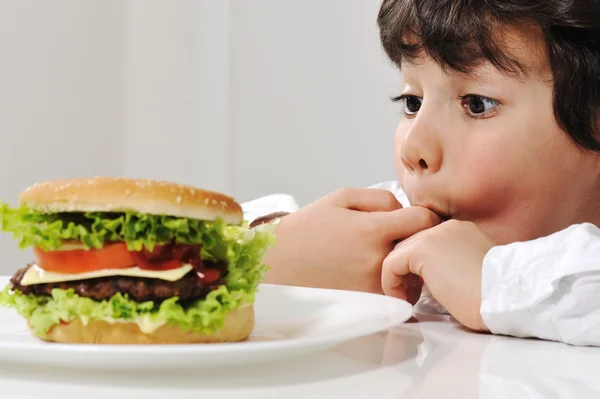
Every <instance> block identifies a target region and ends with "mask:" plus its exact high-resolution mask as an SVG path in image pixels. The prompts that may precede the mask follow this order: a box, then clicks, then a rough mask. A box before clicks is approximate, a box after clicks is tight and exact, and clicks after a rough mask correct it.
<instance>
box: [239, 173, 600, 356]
mask: <svg viewBox="0 0 600 399" xmlns="http://www.w3.org/2000/svg"><path fill="white" fill-rule="evenodd" d="M371 187H373V188H382V189H386V190H389V191H391V192H392V193H393V194H394V195H395V196H396V198H397V199H398V201H399V202H400V203H401V204H402V206H404V207H408V206H410V204H409V202H408V199H407V197H406V195H405V194H404V192H403V191H402V188H401V187H400V185H399V184H398V182H395V181H394V182H384V183H380V184H377V185H375V186H371ZM242 208H243V210H244V215H245V218H246V219H247V220H249V221H252V220H254V219H256V218H257V217H259V216H263V215H266V214H269V213H272V212H279V211H283V212H295V211H297V210H298V209H299V207H298V204H297V203H296V201H295V200H294V198H293V197H292V196H289V195H284V194H274V195H270V196H267V197H263V198H259V199H256V200H253V201H250V202H246V203H244V204H242ZM482 268H483V269H482V292H481V295H482V302H481V308H480V312H481V316H482V318H483V321H484V322H485V324H486V326H487V327H488V328H489V329H490V331H491V332H492V333H494V334H502V335H511V336H515V337H523V338H525V337H531V338H540V339H545V340H552V341H560V342H565V343H568V344H571V345H593V346H600V229H598V227H596V226H595V225H593V224H589V223H585V224H578V225H573V226H570V227H569V228H567V229H564V230H562V231H559V232H557V233H554V234H552V235H550V236H547V237H542V238H539V239H536V240H532V241H526V242H516V243H512V244H508V245H502V246H496V247H494V248H492V249H491V250H490V251H489V252H488V253H487V255H486V257H485V258H484V261H483V265H482ZM415 310H416V311H417V312H419V313H431V312H434V313H447V312H446V310H445V309H444V308H443V307H442V306H441V305H440V304H439V303H438V302H437V301H436V300H435V299H434V298H433V297H432V296H431V294H430V293H429V291H428V290H427V287H424V290H423V294H422V295H421V299H420V300H419V302H418V303H417V304H416V305H415Z"/></svg>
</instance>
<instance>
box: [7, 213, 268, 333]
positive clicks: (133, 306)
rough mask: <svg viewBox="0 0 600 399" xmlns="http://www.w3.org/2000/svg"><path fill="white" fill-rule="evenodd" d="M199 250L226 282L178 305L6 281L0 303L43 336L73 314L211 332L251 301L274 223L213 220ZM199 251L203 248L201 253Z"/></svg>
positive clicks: (262, 268)
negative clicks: (27, 289) (41, 290)
mask: <svg viewBox="0 0 600 399" xmlns="http://www.w3.org/2000/svg"><path fill="white" fill-rule="evenodd" d="M201 234H202V240H203V243H204V247H203V249H202V250H203V255H204V256H205V257H217V258H220V259H224V260H226V261H227V263H228V274H227V277H226V279H225V281H226V284H225V285H222V286H220V287H219V288H218V289H216V290H214V291H212V292H210V293H209V294H208V296H207V297H206V298H205V299H202V300H197V301H195V302H193V303H191V304H186V306H183V305H182V304H181V303H180V302H179V301H178V298H176V297H174V298H171V299H169V300H167V301H164V302H162V303H160V304H156V303H153V302H144V303H139V302H136V301H134V300H132V299H130V298H128V297H127V296H123V295H121V294H117V295H115V296H113V297H112V298H110V299H109V300H106V301H102V302H100V301H94V300H92V299H89V298H83V297H80V296H78V295H76V294H75V293H74V292H73V290H60V289H54V290H53V291H52V297H43V296H35V295H32V294H30V295H23V294H22V293H21V292H19V291H16V290H14V291H11V285H10V284H9V285H8V286H7V287H6V288H5V289H4V291H1V292H0V307H2V306H7V307H11V308H13V309H15V310H16V311H17V312H18V313H19V314H20V315H21V316H23V317H24V318H26V319H27V320H29V324H30V326H31V328H32V329H33V331H34V333H35V334H36V335H38V336H40V337H43V336H44V335H45V334H46V333H47V332H48V331H49V330H50V328H52V326H54V325H56V324H58V323H60V322H61V321H64V322H69V321H71V320H74V319H75V318H82V319H84V320H85V319H96V320H106V321H114V320H123V321H135V320H136V319H139V318H145V319H146V320H147V321H150V322H154V323H161V322H164V323H166V324H169V325H178V326H180V328H182V329H187V330H193V331H196V332H199V333H205V334H212V333H214V332H215V331H216V330H218V329H220V328H222V327H223V325H224V321H225V317H226V316H227V314H228V313H229V312H230V311H232V310H234V309H237V308H239V307H241V306H244V305H247V304H252V303H254V296H255V293H256V290H257V288H258V286H259V284H260V283H261V282H262V280H263V278H264V273H265V272H266V270H267V266H266V265H264V264H263V263H262V259H263V257H264V254H265V252H266V250H267V249H268V248H269V247H271V246H272V245H273V244H274V243H275V236H274V234H273V227H272V226H270V225H261V226H257V227H256V228H254V229H248V228H247V227H245V226H228V225H225V223H223V222H222V221H217V222H215V223H212V224H210V225H207V226H205V228H203V231H202V233H201ZM204 251H206V252H205V253H204Z"/></svg>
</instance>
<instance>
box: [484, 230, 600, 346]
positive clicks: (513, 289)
mask: <svg viewBox="0 0 600 399" xmlns="http://www.w3.org/2000/svg"><path fill="white" fill-rule="evenodd" d="M481 316H482V318H483V321H484V323H485V324H486V326H487V327H488V328H489V330H490V331H491V332H492V333H494V334H502V335H511V336H515V337H524V338H525V337H531V338H540V339H545V340H552V341H560V342H564V343H568V344H571V345H581V346H584V345H590V346H600V229H598V228H597V227H596V226H594V225H592V224H589V223H584V224H578V225H573V226H570V227H569V228H567V229H565V230H562V231H559V232H557V233H555V234H552V235H550V236H547V237H543V238H540V239H537V240H532V241H527V242H516V243H512V244H508V245H504V246H497V247H494V248H492V249H491V250H490V251H489V252H488V254H487V255H486V257H485V259H484V262H483V270H482V303H481Z"/></svg>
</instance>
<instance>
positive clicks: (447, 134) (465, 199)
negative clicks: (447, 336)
mask: <svg viewBox="0 0 600 399" xmlns="http://www.w3.org/2000/svg"><path fill="white" fill-rule="evenodd" d="M525 37H532V35H531V32H529V35H528V36H526V35H525V34H521V33H519V32H514V31H513V32H510V33H507V35H506V43H507V45H508V46H509V48H510V49H511V54H512V55H513V56H514V57H516V59H517V60H519V61H520V62H521V63H522V64H523V65H525V66H526V67H528V72H527V73H526V74H525V75H523V76H520V77H511V76H508V75H507V74H505V73H502V72H500V71H498V70H496V69H495V68H494V67H492V66H491V65H490V64H483V65H482V66H481V67H479V68H477V70H476V73H474V74H471V75H461V74H458V73H456V74H454V73H451V72H444V71H443V70H442V69H441V68H440V67H439V66H438V65H437V64H436V63H435V62H433V61H432V60H431V59H429V58H427V57H422V58H421V59H419V60H418V62H417V63H415V64H409V63H404V65H403V67H402V71H401V72H402V79H403V83H402V95H403V96H404V98H403V100H402V101H401V102H400V105H401V107H402V109H403V111H404V113H405V115H404V116H403V117H402V120H401V121H400V123H399V125H398V128H397V131H396V137H395V160H396V168H397V171H398V174H399V179H400V183H401V185H402V187H403V189H404V190H405V192H406V194H407V195H408V198H409V200H410V201H411V204H412V205H420V206H425V207H428V208H431V209H433V210H434V211H436V212H438V213H440V214H445V215H448V216H449V217H452V218H455V219H459V220H469V221H473V222H475V223H476V224H477V225H478V226H479V227H480V228H481V229H483V230H484V231H485V232H486V233H488V234H489V235H490V236H491V238H492V239H494V240H495V241H496V242H497V243H498V244H502V243H508V242H513V241H520V240H529V239H533V238H537V237H540V236H544V235H548V234H551V233H553V232H555V231H558V230H561V229H563V228H565V227H567V226H569V225H571V224H573V223H579V222H583V221H590V222H600V214H598V212H597V209H599V208H600V207H599V206H594V205H595V204H597V203H598V200H599V199H600V198H598V197H599V196H600V187H599V184H598V181H599V179H598V175H599V174H600V173H599V171H600V168H599V164H600V161H599V157H598V155H597V154H594V153H586V152H583V151H582V150H580V149H579V148H578V147H577V146H576V145H575V144H574V143H573V142H572V140H571V138H570V137H569V136H568V135H567V134H566V133H565V132H564V131H562V130H561V128H560V127H559V126H558V124H557V122H556V120H555V117H554V113H553V108H552V96H553V90H552V83H551V81H550V80H551V74H550V70H549V68H548V66H547V65H545V64H546V61H545V55H544V52H543V48H544V47H543V43H542V42H541V40H538V39H535V40H534V39H524V38H525ZM461 97H462V98H461ZM597 219H598V220H597Z"/></svg>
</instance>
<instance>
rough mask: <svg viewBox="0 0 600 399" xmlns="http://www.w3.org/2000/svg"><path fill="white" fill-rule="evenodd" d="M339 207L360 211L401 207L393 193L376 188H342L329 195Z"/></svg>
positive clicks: (382, 210)
mask: <svg viewBox="0 0 600 399" xmlns="http://www.w3.org/2000/svg"><path fill="white" fill-rule="evenodd" d="M329 199H330V200H331V201H332V202H333V203H334V204H335V205H336V206H339V207H341V208H346V209H352V210H356V211H362V212H390V211H395V210H398V209H402V204H401V203H400V202H398V200H397V199H396V197H395V196H394V194H392V193H391V192H390V191H387V190H383V189H378V188H344V189H341V190H338V191H335V192H333V193H331V194H330V195H329Z"/></svg>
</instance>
